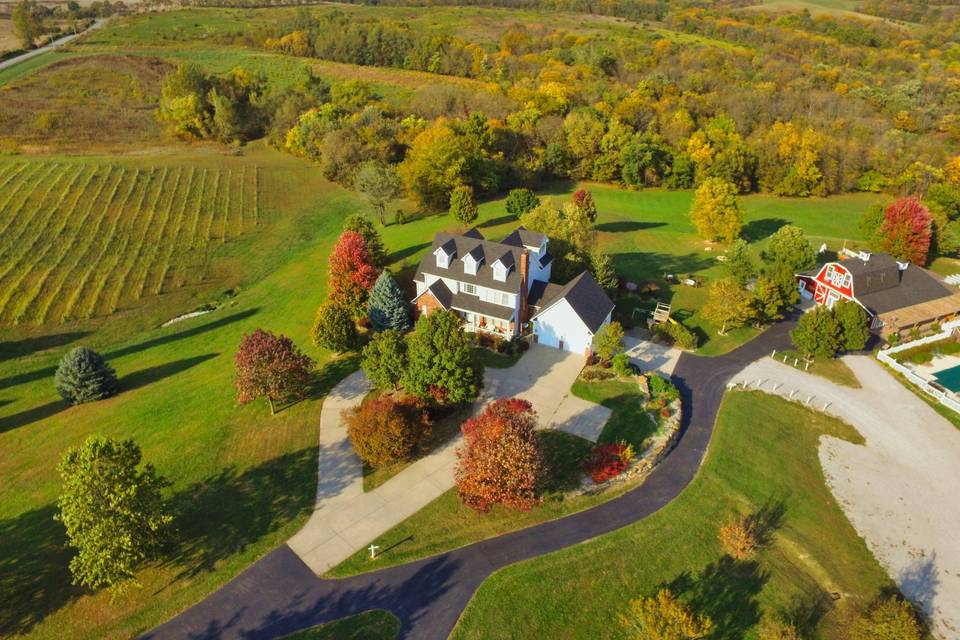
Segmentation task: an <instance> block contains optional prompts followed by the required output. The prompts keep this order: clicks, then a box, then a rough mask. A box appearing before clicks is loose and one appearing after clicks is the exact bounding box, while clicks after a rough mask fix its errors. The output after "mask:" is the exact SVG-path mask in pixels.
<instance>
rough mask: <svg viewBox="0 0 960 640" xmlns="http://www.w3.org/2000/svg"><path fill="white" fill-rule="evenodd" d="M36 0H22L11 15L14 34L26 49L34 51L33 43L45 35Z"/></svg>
mask: <svg viewBox="0 0 960 640" xmlns="http://www.w3.org/2000/svg"><path fill="white" fill-rule="evenodd" d="M37 9H38V5H37V3H36V2H35V0H20V2H18V3H17V4H16V6H14V8H13V11H12V12H11V14H10V20H11V22H13V32H14V34H16V36H17V39H19V40H20V44H21V45H23V48H24V49H32V48H33V43H34V42H36V40H37V38H39V37H40V36H42V35H43V20H41V19H40V15H39V13H38V10H37Z"/></svg>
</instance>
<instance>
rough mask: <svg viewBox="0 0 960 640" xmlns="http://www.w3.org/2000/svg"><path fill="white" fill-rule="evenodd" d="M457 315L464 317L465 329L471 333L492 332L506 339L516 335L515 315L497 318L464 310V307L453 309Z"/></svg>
mask: <svg viewBox="0 0 960 640" xmlns="http://www.w3.org/2000/svg"><path fill="white" fill-rule="evenodd" d="M453 310H454V311H455V312H456V313H457V315H459V316H460V317H461V318H462V319H463V330H464V331H468V332H470V333H481V332H482V333H490V334H493V335H498V336H502V337H504V338H506V339H510V338H513V337H514V336H515V335H516V326H517V325H516V322H514V319H513V317H510V318H496V317H494V316H490V315H484V314H482V313H476V312H474V311H464V310H462V309H457V308H454V309H453Z"/></svg>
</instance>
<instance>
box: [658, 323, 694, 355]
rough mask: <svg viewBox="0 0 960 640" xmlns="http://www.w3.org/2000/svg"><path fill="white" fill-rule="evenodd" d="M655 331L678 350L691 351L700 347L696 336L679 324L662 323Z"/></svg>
mask: <svg viewBox="0 0 960 640" xmlns="http://www.w3.org/2000/svg"><path fill="white" fill-rule="evenodd" d="M655 331H656V332H657V334H659V335H661V336H663V337H664V338H666V340H667V341H668V342H670V343H672V344H673V345H675V346H676V347H678V348H680V349H684V350H686V351H693V350H694V349H696V348H697V347H698V346H700V340H699V338H697V334H695V333H694V332H693V331H691V330H690V329H688V328H687V327H685V326H684V325H682V324H680V323H679V322H678V323H677V324H674V323H672V322H662V323H660V324H658V325H657V327H656V329H655Z"/></svg>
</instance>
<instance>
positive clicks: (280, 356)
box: [234, 329, 314, 415]
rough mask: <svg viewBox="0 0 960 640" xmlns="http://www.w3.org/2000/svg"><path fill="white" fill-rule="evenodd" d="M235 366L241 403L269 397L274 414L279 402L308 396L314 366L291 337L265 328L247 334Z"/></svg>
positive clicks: (238, 399)
mask: <svg viewBox="0 0 960 640" xmlns="http://www.w3.org/2000/svg"><path fill="white" fill-rule="evenodd" d="M234 363H235V364H236V379H235V381H234V384H235V386H236V387H237V402H239V403H240V404H246V403H248V402H250V401H252V400H256V399H257V398H266V399H267V400H268V401H269V402H270V414H271V415H273V414H274V413H275V408H274V403H275V402H289V401H292V400H299V399H301V398H303V397H305V396H306V394H307V388H308V387H309V385H310V376H311V372H312V371H313V365H314V362H313V360H311V359H310V357H309V356H307V355H305V354H303V353H302V352H301V351H300V349H298V348H297V346H296V345H295V344H293V341H292V340H290V338H288V337H286V336H284V335H279V336H278V335H274V334H273V333H271V332H269V331H264V330H263V329H257V330H256V331H254V332H253V333H251V334H244V336H243V340H242V341H241V342H240V347H239V348H238V349H237V355H236V356H235V357H234Z"/></svg>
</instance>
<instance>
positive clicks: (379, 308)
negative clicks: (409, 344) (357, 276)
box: [367, 271, 410, 332]
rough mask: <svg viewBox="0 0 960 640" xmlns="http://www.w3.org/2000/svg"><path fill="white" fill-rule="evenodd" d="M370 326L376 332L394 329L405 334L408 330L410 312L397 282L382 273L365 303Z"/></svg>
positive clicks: (385, 272)
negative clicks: (368, 313)
mask: <svg viewBox="0 0 960 640" xmlns="http://www.w3.org/2000/svg"><path fill="white" fill-rule="evenodd" d="M367 309H368V310H369V312H370V324H371V325H372V326H373V328H374V329H376V330H377V331H383V330H385V329H396V330H397V331H400V332H405V331H407V330H408V329H409V328H410V311H409V305H408V304H407V300H406V297H405V296H404V295H403V291H401V290H400V287H399V286H397V281H396V280H394V279H393V277H392V276H391V275H390V274H389V273H388V272H387V271H384V272H383V273H381V274H380V277H379V278H377V281H376V282H375V283H374V285H373V289H371V290H370V300H369V301H368V303H367Z"/></svg>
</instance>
